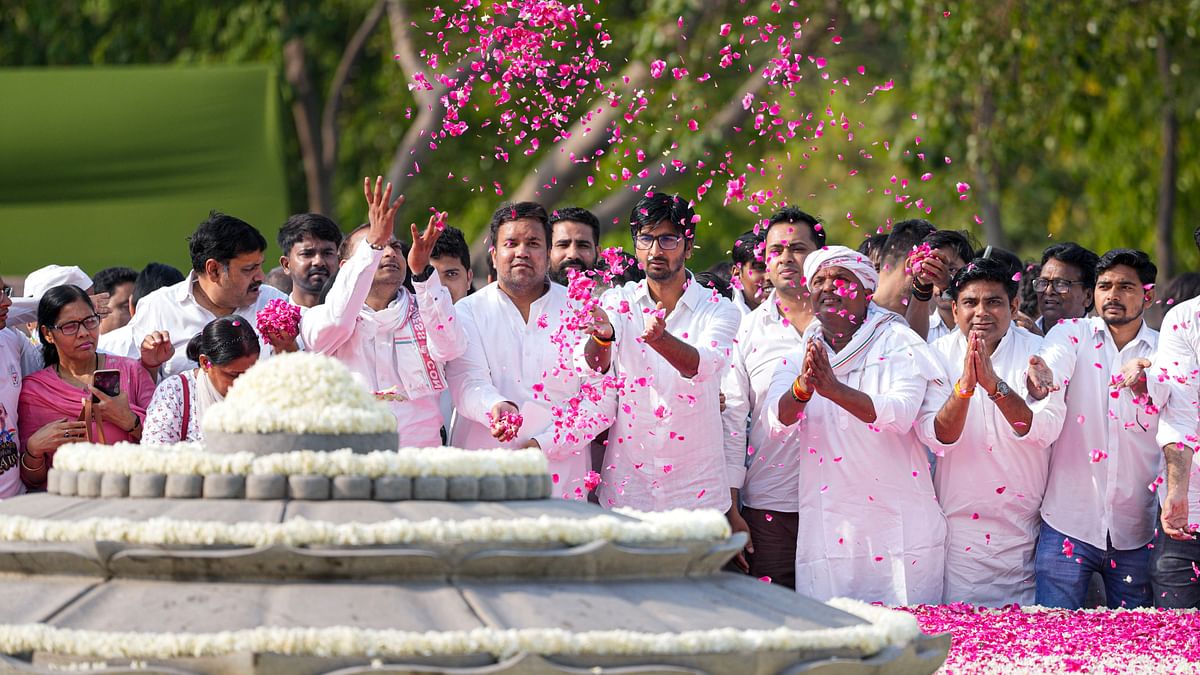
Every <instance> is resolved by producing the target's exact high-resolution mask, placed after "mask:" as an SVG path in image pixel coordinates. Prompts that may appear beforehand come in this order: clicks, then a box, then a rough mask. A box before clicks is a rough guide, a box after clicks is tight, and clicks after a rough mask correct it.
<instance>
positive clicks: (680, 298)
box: [583, 193, 741, 511]
mask: <svg viewBox="0 0 1200 675" xmlns="http://www.w3.org/2000/svg"><path fill="white" fill-rule="evenodd" d="M629 221H630V225H629V230H630V234H631V235H632V236H633V243H634V246H635V248H636V250H637V258H638V262H639V263H640V264H641V266H642V267H643V268H644V269H645V271H646V278H645V279H644V280H643V281H639V282H629V283H627V284H625V285H624V286H620V287H617V288H613V289H610V290H608V291H606V292H605V293H604V295H603V296H601V298H600V303H601V306H602V309H599V310H598V311H597V316H596V325H595V328H594V332H593V333H592V335H591V338H590V339H589V340H587V341H586V342H585V343H584V344H585V347H584V348H583V351H584V354H583V356H584V361H585V363H586V365H587V366H588V367H590V368H593V369H594V370H597V371H599V372H600V373H608V372H609V371H610V370H614V371H616V372H615V373H614V374H615V375H617V376H619V377H622V378H623V380H624V385H623V386H622V387H621V388H620V390H619V391H618V394H617V397H616V400H615V409H613V415H611V416H610V417H615V421H614V422H613V424H612V427H611V428H610V429H609V437H608V447H607V448H606V450H605V453H604V464H603V466H604V469H603V471H602V472H601V475H602V482H601V485H600V491H599V497H600V505H601V506H604V507H607V508H612V507H615V506H630V507H633V508H636V509H640V510H643V511H662V510H666V509H676V508H688V509H696V508H715V509H719V510H721V511H728V510H729V507H730V499H729V480H728V478H727V477H726V475H725V458H724V451H723V448H722V444H721V443H719V442H717V440H716V439H718V438H720V437H721V433H722V432H721V413H720V406H721V403H720V394H721V392H720V384H721V377H722V376H723V375H724V374H725V370H726V369H727V368H728V367H729V358H730V351H731V349H732V346H733V338H734V334H735V333H736V332H737V328H738V323H739V322H740V319H741V316H740V315H739V314H738V311H737V310H736V309H734V307H733V305H732V304H730V303H729V302H728V301H727V300H724V299H722V298H719V297H716V296H715V294H714V292H713V291H711V290H709V289H706V288H704V287H703V286H701V285H700V284H698V283H696V282H695V281H694V280H693V279H692V275H691V274H690V273H689V272H688V271H687V268H686V267H685V263H686V262H687V259H688V258H690V257H691V255H692V250H693V243H694V239H695V235H696V230H695V228H696V223H697V222H699V217H698V216H697V215H696V213H695V211H693V210H692V207H691V205H689V204H688V202H687V201H685V200H684V199H683V198H681V197H679V196H678V195H667V194H663V193H655V194H653V195H651V196H648V197H643V198H642V199H641V200H639V201H638V203H637V204H636V205H635V206H634V207H633V212H632V213H631V214H630V216H629Z"/></svg>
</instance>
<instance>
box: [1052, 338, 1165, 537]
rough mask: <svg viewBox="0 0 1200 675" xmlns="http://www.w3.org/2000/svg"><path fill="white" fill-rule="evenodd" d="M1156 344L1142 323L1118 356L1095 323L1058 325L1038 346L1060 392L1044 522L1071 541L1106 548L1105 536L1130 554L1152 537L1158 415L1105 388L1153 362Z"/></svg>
mask: <svg viewBox="0 0 1200 675" xmlns="http://www.w3.org/2000/svg"><path fill="white" fill-rule="evenodd" d="M1157 345H1158V332H1157V331H1155V330H1153V329H1151V328H1150V327H1149V326H1147V325H1146V324H1145V322H1143V323H1142V327H1141V330H1140V331H1138V334H1137V336H1136V337H1135V338H1134V339H1133V340H1131V341H1130V342H1129V344H1127V345H1125V348H1124V349H1122V350H1120V351H1119V352H1118V351H1117V348H1116V345H1115V344H1114V343H1113V339H1112V334H1111V333H1109V330H1108V326H1106V325H1105V323H1104V320H1103V319H1101V318H1099V317H1093V318H1090V319H1068V320H1066V321H1062V322H1060V323H1058V324H1056V325H1055V326H1054V330H1052V331H1050V332H1049V333H1048V334H1047V335H1046V338H1045V341H1044V342H1043V343H1042V349H1041V352H1040V354H1041V356H1042V358H1043V359H1045V361H1046V364H1047V365H1048V366H1050V368H1051V370H1053V371H1054V378H1055V380H1056V381H1057V382H1058V383H1059V386H1060V387H1062V389H1060V390H1059V391H1058V392H1055V395H1059V396H1062V395H1063V394H1064V391H1065V395H1066V418H1065V420H1064V422H1063V428H1062V433H1061V434H1060V435H1059V437H1058V440H1057V441H1055V442H1054V445H1053V446H1052V447H1051V450H1050V477H1049V480H1048V482H1047V485H1046V497H1045V499H1044V500H1043V501H1042V519H1043V520H1045V521H1046V524H1047V525H1049V526H1050V527H1053V528H1054V529H1056V530H1058V531H1059V532H1062V533H1063V534H1065V535H1066V536H1067V537H1068V538H1069V539H1075V540H1078V541H1083V542H1086V543H1088V544H1091V545H1092V546H1095V547H1096V548H1099V549H1107V548H1108V540H1109V538H1111V539H1112V546H1113V548H1115V549H1117V550H1119V551H1129V550H1133V549H1135V548H1140V547H1142V546H1145V545H1146V544H1148V543H1150V540H1151V539H1153V538H1154V525H1155V522H1156V520H1157V519H1156V517H1155V516H1156V509H1157V505H1156V504H1155V500H1154V490H1152V489H1151V485H1152V484H1153V483H1154V482H1155V479H1156V478H1157V477H1158V476H1159V474H1160V473H1161V472H1162V452H1161V451H1160V450H1159V446H1158V442H1157V441H1156V440H1155V434H1156V433H1157V432H1158V418H1159V415H1158V414H1156V413H1155V412H1154V411H1153V410H1152V411H1151V412H1149V413H1148V412H1146V410H1145V409H1144V408H1145V406H1139V405H1135V404H1134V402H1133V395H1132V393H1131V392H1130V390H1129V389H1121V390H1119V391H1120V396H1119V397H1118V398H1112V397H1111V396H1110V395H1109V393H1110V392H1111V391H1112V389H1110V386H1109V385H1110V382H1111V381H1112V376H1114V375H1116V374H1117V373H1119V372H1120V370H1121V366H1122V365H1124V364H1125V363H1126V362H1128V361H1130V360H1132V359H1135V358H1145V359H1149V358H1151V357H1153V355H1154V352H1155V348H1156V347H1157ZM1063 383H1066V384H1063ZM1101 453H1103V454H1101Z"/></svg>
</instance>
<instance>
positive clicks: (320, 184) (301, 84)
mask: <svg viewBox="0 0 1200 675" xmlns="http://www.w3.org/2000/svg"><path fill="white" fill-rule="evenodd" d="M283 72H284V77H285V78H286V79H287V82H288V85H290V86H291V88H292V95H293V97H294V100H293V101H292V119H293V120H294V122H295V124H296V139H297V140H298V141H299V142H300V158H301V160H302V161H303V162H304V182H305V186H306V187H307V188H308V210H309V211H312V212H314V213H329V211H330V207H331V205H332V201H333V200H332V196H331V190H330V184H329V181H328V180H327V179H326V176H325V170H324V166H323V164H322V162H321V157H322V155H323V151H322V149H321V133H320V121H319V120H320V118H319V116H318V113H317V110H318V109H319V108H320V104H319V99H318V97H317V92H316V89H315V88H313V85H312V81H311V80H310V79H309V77H308V63H307V58H306V57H305V51H304V40H303V39H301V38H299V37H293V38H290V39H289V40H288V41H287V42H285V43H284V45H283Z"/></svg>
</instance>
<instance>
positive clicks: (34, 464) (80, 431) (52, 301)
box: [17, 286, 154, 489]
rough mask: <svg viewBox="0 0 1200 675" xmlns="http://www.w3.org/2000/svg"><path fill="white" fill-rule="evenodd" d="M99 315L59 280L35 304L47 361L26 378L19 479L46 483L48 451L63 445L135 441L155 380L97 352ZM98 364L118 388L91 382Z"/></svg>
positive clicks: (134, 363) (20, 408)
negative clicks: (112, 391)
mask: <svg viewBox="0 0 1200 675" xmlns="http://www.w3.org/2000/svg"><path fill="white" fill-rule="evenodd" d="M99 329H100V317H99V316H98V315H97V314H96V309H95V307H94V306H93V305H92V300H91V298H89V297H88V295H87V294H86V293H84V292H83V291H82V290H80V289H79V288H78V287H77V286H57V287H55V288H52V289H50V290H49V291H47V292H46V294H45V295H43V296H42V299H41V302H40V303H38V325H37V331H38V338H39V340H41V343H42V350H43V355H44V357H45V362H46V367H45V368H44V369H42V370H39V371H37V372H36V373H33V374H32V375H30V376H28V377H26V378H25V380H24V382H23V383H22V385H21V398H20V402H19V404H18V421H17V429H18V434H19V436H20V440H21V447H23V448H25V453H26V455H27V458H26V462H25V463H23V464H22V465H21V479H22V480H23V481H24V482H25V484H26V485H27V486H28V487H30V488H34V489H36V488H41V487H43V486H44V485H45V484H46V472H47V470H48V469H49V468H50V466H52V465H53V463H54V453H55V452H56V451H57V450H58V448H59V447H60V446H62V445H64V444H66V443H75V442H82V441H87V440H89V439H90V440H91V441H92V442H94V443H101V442H103V443H110V444H111V443H119V442H122V441H130V442H134V443H136V442H138V441H139V439H140V438H141V435H142V420H143V418H144V417H145V415H146V406H147V405H149V403H150V397H151V396H153V395H154V381H153V380H152V379H151V378H150V375H149V374H148V373H147V372H146V370H145V369H144V368H143V367H142V365H141V364H140V363H138V362H137V361H136V360H134V359H129V358H125V357H121V356H113V355H111V354H99V353H97V352H96V343H97V340H98V339H99V337H100V330H99ZM98 370H116V371H117V372H118V373H119V374H120V383H121V388H120V391H119V392H118V393H117V395H116V396H109V395H107V394H105V393H104V392H102V391H99V390H97V389H96V388H95V387H93V386H92V382H93V378H94V376H95V373H96V371H98Z"/></svg>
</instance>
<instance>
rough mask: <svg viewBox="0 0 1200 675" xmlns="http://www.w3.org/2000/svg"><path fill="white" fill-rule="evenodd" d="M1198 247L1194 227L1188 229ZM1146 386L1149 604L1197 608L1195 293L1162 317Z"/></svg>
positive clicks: (1199, 358) (1199, 468)
mask: <svg viewBox="0 0 1200 675" xmlns="http://www.w3.org/2000/svg"><path fill="white" fill-rule="evenodd" d="M1194 236H1195V239H1196V247H1197V248H1200V228H1196V231H1195V233H1194ZM1153 362H1154V363H1153V366H1152V367H1151V368H1149V369H1147V374H1148V375H1149V376H1150V377H1149V385H1150V390H1151V391H1152V392H1153V393H1154V396H1155V399H1157V400H1158V401H1159V404H1160V405H1163V404H1164V403H1165V405H1163V415H1162V420H1161V421H1160V423H1159V426H1158V438H1157V441H1158V445H1160V446H1162V449H1163V460H1164V464H1165V465H1166V466H1165V474H1166V476H1165V484H1163V485H1159V486H1158V497H1159V501H1160V503H1161V507H1162V513H1161V515H1160V516H1159V520H1160V521H1161V527H1160V528H1159V532H1158V535H1157V536H1156V537H1155V539H1154V552H1153V556H1152V557H1151V566H1150V582H1151V587H1152V588H1153V591H1154V606H1155V607H1163V608H1167V609H1200V583H1197V576H1200V575H1197V574H1196V569H1197V567H1200V540H1198V539H1197V534H1196V525H1195V523H1196V521H1198V520H1200V479H1198V478H1196V474H1197V473H1200V454H1198V453H1196V447H1197V445H1200V439H1198V436H1200V429H1198V428H1197V427H1198V422H1197V410H1200V298H1192V299H1191V300H1187V301H1184V302H1181V303H1179V304H1178V305H1176V306H1175V307H1173V308H1172V309H1171V310H1170V311H1169V312H1167V315H1166V316H1165V317H1163V322H1162V334H1161V335H1160V336H1159V340H1158V352H1157V354H1155V356H1154V359H1153Z"/></svg>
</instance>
